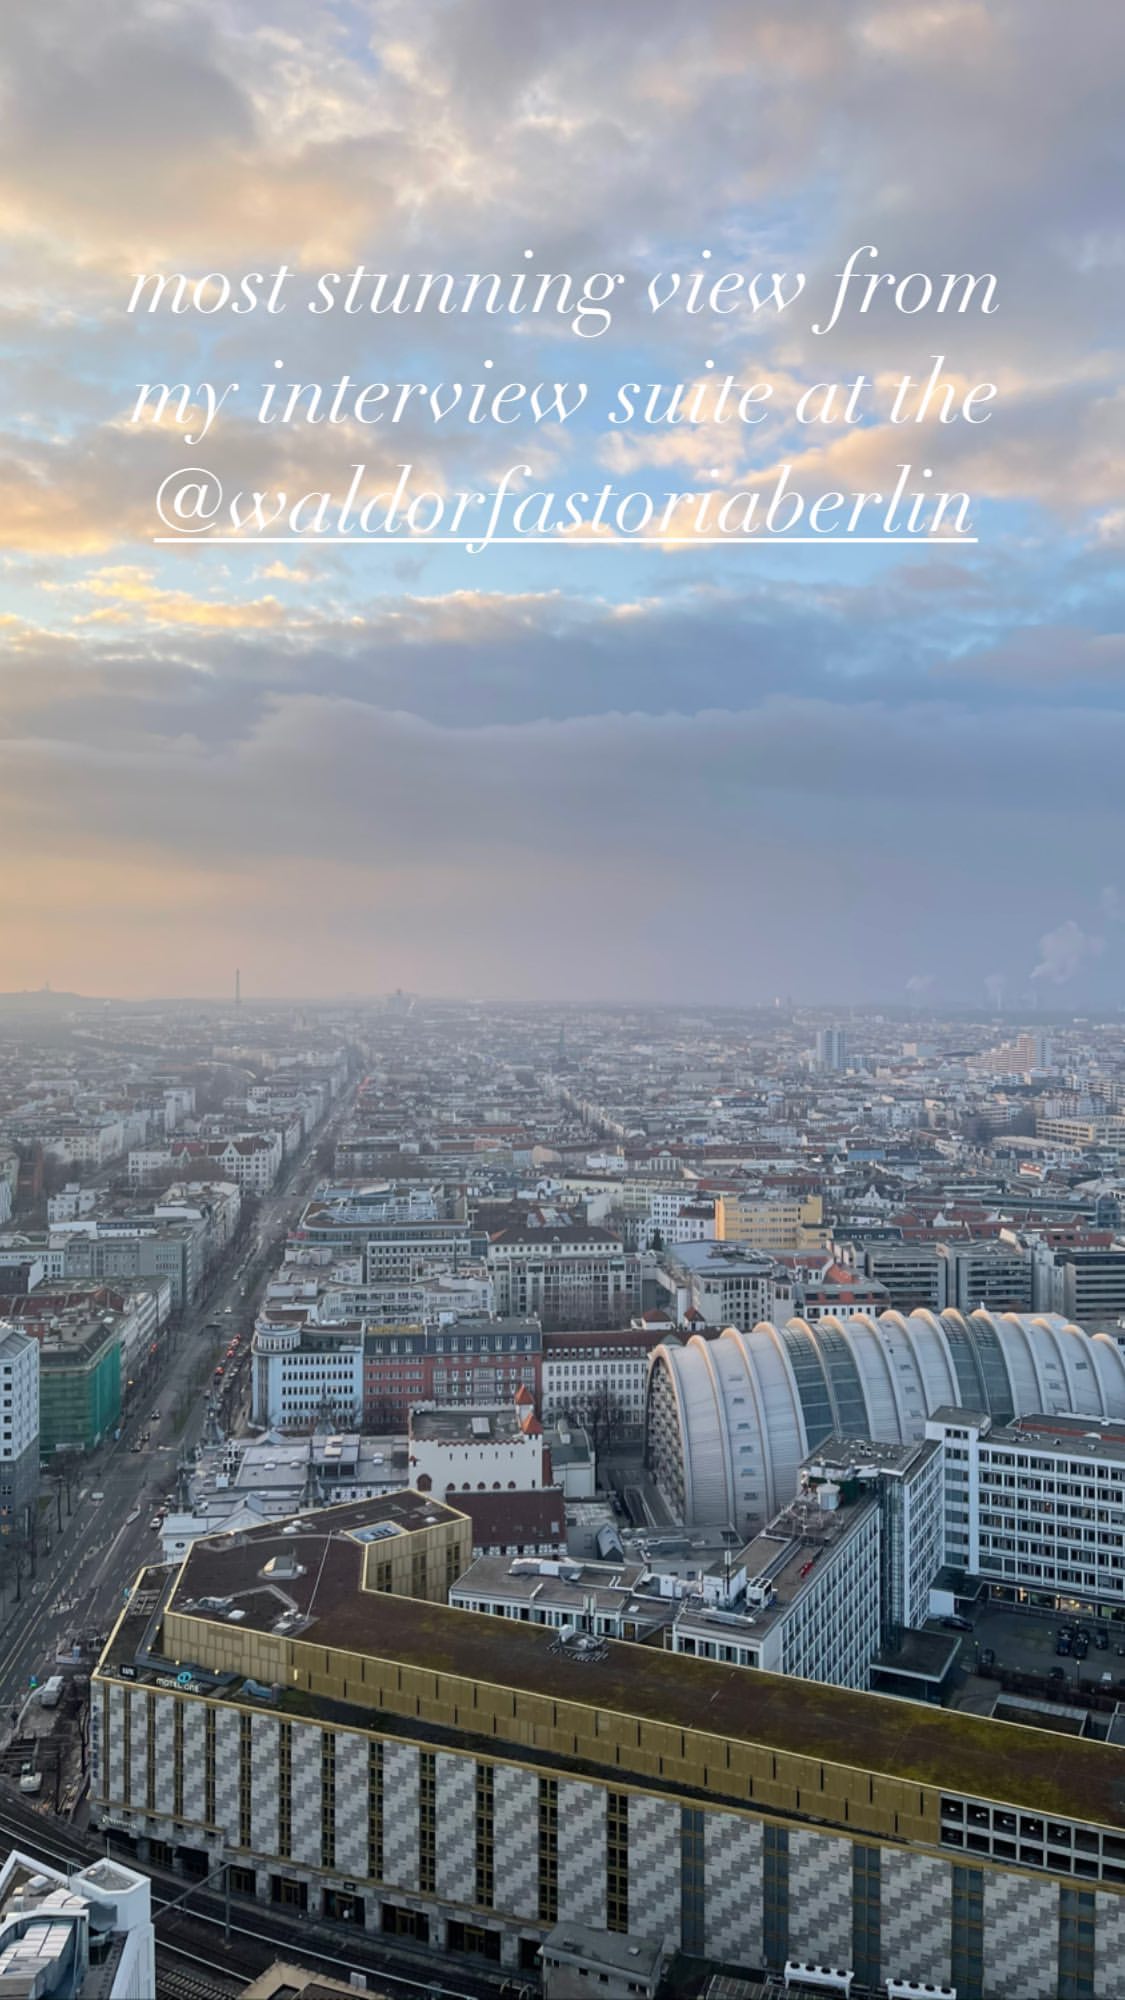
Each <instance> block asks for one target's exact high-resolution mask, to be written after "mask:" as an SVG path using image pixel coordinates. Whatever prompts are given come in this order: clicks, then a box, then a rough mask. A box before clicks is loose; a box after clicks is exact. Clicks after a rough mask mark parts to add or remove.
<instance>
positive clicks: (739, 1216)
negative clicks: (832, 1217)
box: [715, 1193, 825, 1250]
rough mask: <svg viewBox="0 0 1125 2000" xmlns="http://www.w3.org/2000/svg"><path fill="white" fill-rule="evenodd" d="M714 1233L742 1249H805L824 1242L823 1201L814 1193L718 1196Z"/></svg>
mask: <svg viewBox="0 0 1125 2000" xmlns="http://www.w3.org/2000/svg"><path fill="white" fill-rule="evenodd" d="M715 1224H716V1227H715V1234H716V1236H717V1237H718V1238H719V1239H720V1241H721V1242H723V1243H737V1244H738V1246H739V1248H740V1249H743V1250H808V1249H813V1248H816V1247H817V1246H818V1245H820V1244H821V1243H823V1241H824V1233H825V1232H824V1201H823V1198H822V1196H820V1195H818V1194H808V1195H777V1196H774V1195H769V1196H765V1195H762V1194H751V1193H746V1194H719V1195H716V1197H715Z"/></svg>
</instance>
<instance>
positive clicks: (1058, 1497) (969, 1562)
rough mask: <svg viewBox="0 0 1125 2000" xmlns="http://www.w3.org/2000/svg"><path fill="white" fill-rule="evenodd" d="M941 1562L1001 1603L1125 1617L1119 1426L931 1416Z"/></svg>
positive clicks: (1124, 1428) (1039, 1417)
mask: <svg viewBox="0 0 1125 2000" xmlns="http://www.w3.org/2000/svg"><path fill="white" fill-rule="evenodd" d="M926 1433H927V1436H929V1437H932V1438H936V1439H938V1440H940V1442H941V1447H942V1454H943V1458H944V1464H945V1475H944V1476H945V1561H946V1562H947V1563H948V1564H949V1565H950V1566H951V1567H955V1568H956V1569H958V1570H960V1571H962V1572H963V1573H964V1574H965V1575H966V1576H967V1577H972V1578H974V1579H976V1580H978V1581H982V1582H983V1583H985V1584H986V1585H987V1587H988V1595H989V1596H990V1597H991V1598H994V1599H996V1600H998V1601H1000V1602H1004V1601H1005V1600H1008V1601H1012V1602H1018V1603H1032V1604H1040V1605H1048V1606H1055V1607H1059V1608H1063V1607H1065V1608H1067V1609H1070V1608H1073V1606H1074V1605H1075V1604H1076V1603H1078V1604H1081V1605H1082V1606H1083V1608H1088V1609H1090V1610H1091V1611H1094V1612H1096V1613H1098V1614H1099V1615H1102V1616H1105V1615H1110V1616H1120V1615H1121V1614H1122V1612H1123V1611H1125V1424H1122V1423H1104V1422H1098V1421H1097V1420H1096V1419H1094V1418H1092V1417H1063V1416H1057V1415H1055V1416H1048V1415H1043V1414H1035V1413H1033V1414H1029V1415H1027V1416H1023V1417H1020V1418H1017V1419H1016V1420H1015V1421H1014V1422H1013V1423H1010V1424H1000V1423H996V1422H994V1421H993V1420H992V1419H991V1418H990V1417H989V1416H987V1415H986V1414H985V1413H984V1412H983V1411H979V1410H953V1409H943V1410H935V1412H934V1414H933V1416H932V1418H931V1420H930V1422H929V1423H928V1424H927V1426H926Z"/></svg>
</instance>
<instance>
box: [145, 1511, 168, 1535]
mask: <svg viewBox="0 0 1125 2000" xmlns="http://www.w3.org/2000/svg"><path fill="white" fill-rule="evenodd" d="M148 1525H149V1527H150V1528H151V1529H152V1532H153V1534H154V1535H158V1534H159V1533H160V1530H161V1528H162V1527H163V1526H164V1516H163V1514H154V1515H153V1517H152V1519H151V1521H150V1522H149V1524H148Z"/></svg>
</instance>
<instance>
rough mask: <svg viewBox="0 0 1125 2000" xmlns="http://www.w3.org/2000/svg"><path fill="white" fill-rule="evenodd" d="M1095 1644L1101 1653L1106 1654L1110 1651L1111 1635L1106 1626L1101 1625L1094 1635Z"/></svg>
mask: <svg viewBox="0 0 1125 2000" xmlns="http://www.w3.org/2000/svg"><path fill="white" fill-rule="evenodd" d="M1094 1644H1095V1646H1096V1647H1097V1649H1098V1651H1099V1653H1104V1652H1106V1650H1107V1649H1108V1646H1109V1633H1108V1632H1107V1631H1106V1630H1105V1628H1104V1626H1101V1625H1099V1627H1098V1629H1097V1631H1096V1632H1095V1633H1094Z"/></svg>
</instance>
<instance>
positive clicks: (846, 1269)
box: [799, 1263, 891, 1320]
mask: <svg viewBox="0 0 1125 2000" xmlns="http://www.w3.org/2000/svg"><path fill="white" fill-rule="evenodd" d="M799 1293H800V1301H801V1318H802V1319H806V1320H816V1319H853V1318H854V1317H855V1315H856V1314H857V1313H864V1314H866V1315H867V1316H868V1318H870V1316H871V1314H872V1313H881V1312H886V1311H887V1309H888V1308H889V1306H890V1303H891V1301H890V1297H889V1294H888V1292H887V1288H886V1286H885V1285H880V1284H878V1283H877V1282H876V1280H875V1279H874V1278H865V1277H864V1276H863V1274H862V1272H860V1271H856V1270H853V1268H852V1266H851V1265H850V1264H836V1263H829V1264H825V1265H824V1266H823V1268H822V1269H821V1270H820V1271H818V1272H817V1273H816V1274H815V1276H811V1277H807V1278H802V1279H801V1280H800V1285H799Z"/></svg>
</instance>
